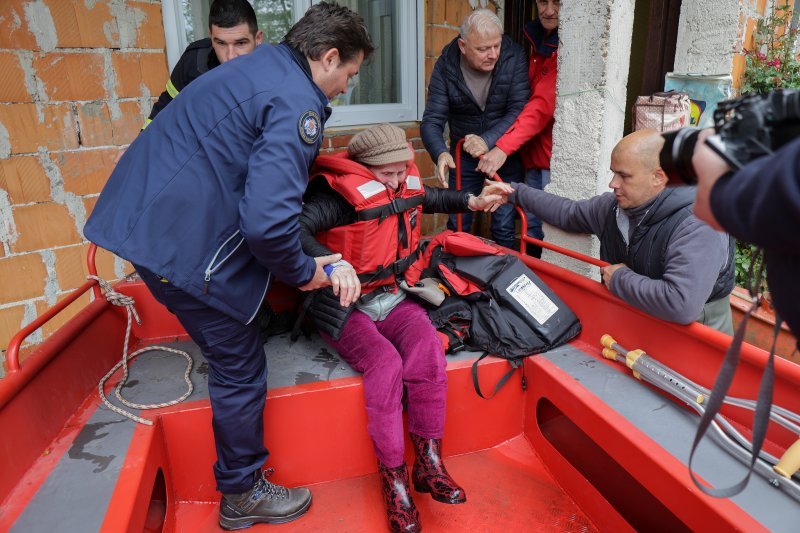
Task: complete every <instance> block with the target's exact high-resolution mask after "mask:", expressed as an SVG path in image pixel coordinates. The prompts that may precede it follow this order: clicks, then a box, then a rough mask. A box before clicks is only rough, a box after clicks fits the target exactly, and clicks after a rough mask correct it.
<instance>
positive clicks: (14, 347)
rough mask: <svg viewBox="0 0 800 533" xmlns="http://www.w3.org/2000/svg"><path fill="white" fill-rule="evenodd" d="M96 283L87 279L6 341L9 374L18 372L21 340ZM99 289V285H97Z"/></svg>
mask: <svg viewBox="0 0 800 533" xmlns="http://www.w3.org/2000/svg"><path fill="white" fill-rule="evenodd" d="M97 286H98V283H97V281H95V280H93V279H92V280H89V281H87V282H86V283H84V284H83V285H81V286H80V287H78V288H77V289H75V290H74V291H72V292H71V293H69V295H67V297H66V298H64V299H63V300H59V301H58V302H56V304H55V305H54V306H53V307H51V308H50V309H48V310H47V311H45V312H44V313H43V314H41V315H40V316H38V317H36V320H34V321H33V322H31V323H30V324H28V325H27V326H25V327H24V328H22V329H21V330H20V331H19V332H18V333H17V334H16V335H14V337H13V338H12V339H11V341H10V342H9V343H8V352H6V360H7V361H8V372H9V374H13V373H15V372H19V370H20V366H19V349H20V346H22V341H24V340H25V339H27V338H28V337H29V336H30V335H31V334H32V333H33V332H34V331H36V330H37V329H39V328H40V327H42V326H43V325H45V324H46V323H47V322H49V321H50V320H51V319H52V318H53V317H54V316H56V315H57V314H58V313H60V312H61V311H63V310H64V309H65V308H66V307H67V306H68V305H69V304H71V303H72V302H74V301H75V300H77V299H78V298H80V297H81V296H82V295H83V293H85V292H86V291H88V290H89V289H90V288H93V287H97ZM97 289H98V290H99V287H97Z"/></svg>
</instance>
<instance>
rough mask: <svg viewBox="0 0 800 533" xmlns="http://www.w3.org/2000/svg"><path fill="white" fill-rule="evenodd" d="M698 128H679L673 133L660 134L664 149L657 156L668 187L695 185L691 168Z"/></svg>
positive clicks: (698, 132) (695, 181) (692, 168)
mask: <svg viewBox="0 0 800 533" xmlns="http://www.w3.org/2000/svg"><path fill="white" fill-rule="evenodd" d="M698 135H700V129H699V128H693V127H688V128H681V129H679V130H675V131H669V132H666V133H662V134H661V136H662V137H664V147H663V148H662V149H661V153H660V154H659V161H660V163H661V168H662V169H663V170H664V172H665V173H666V175H667V177H668V178H669V183H670V185H684V184H686V185H694V184H695V183H697V174H695V172H694V167H693V166H692V156H693V155H694V147H695V145H696V144H697V138H698Z"/></svg>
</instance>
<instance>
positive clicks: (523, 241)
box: [455, 139, 610, 268]
mask: <svg viewBox="0 0 800 533" xmlns="http://www.w3.org/2000/svg"><path fill="white" fill-rule="evenodd" d="M463 144H464V139H459V140H458V142H457V143H456V154H455V155H456V161H455V163H456V190H461V151H462V147H463ZM482 158H483V156H480V157H479V159H482ZM492 179H493V180H495V181H499V182H500V183H504V182H503V179H502V178H501V177H500V175H499V174H497V173H495V174H494V176H492ZM514 207H515V208H516V210H517V213H519V219H520V236H519V252H520V253H521V254H524V253H525V251H526V249H527V246H526V245H527V244H528V243H530V244H535V245H536V246H540V247H541V248H547V249H548V250H552V251H554V252H556V253H559V254H561V255H566V256H567V257H571V258H573V259H577V260H578V261H583V262H584V263H589V264H590V265H594V266H598V267H601V268H602V267H607V266H609V264H610V263H607V262H605V261H603V260H601V259H597V258H595V257H591V256H588V255H585V254H582V253H580V252H576V251H574V250H570V249H569V248H563V247H561V246H558V245H555V244H552V243H549V242H546V241H542V240H539V239H536V238H534V237H531V236H529V235H528V230H527V228H528V215H527V214H526V213H525V211H524V210H523V209H522V208H521V207H520V206H518V205H517V206H514ZM456 231H463V230H462V229H461V213H459V214H457V215H456Z"/></svg>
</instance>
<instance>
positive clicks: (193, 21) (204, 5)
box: [181, 0, 294, 43]
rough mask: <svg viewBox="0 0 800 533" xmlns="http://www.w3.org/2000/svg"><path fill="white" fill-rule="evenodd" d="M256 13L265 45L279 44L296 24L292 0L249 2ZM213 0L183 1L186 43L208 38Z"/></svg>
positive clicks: (251, 0)
mask: <svg viewBox="0 0 800 533" xmlns="http://www.w3.org/2000/svg"><path fill="white" fill-rule="evenodd" d="M248 1H249V2H250V4H252V6H253V10H254V11H255V12H256V20H257V21H258V28H259V29H260V30H261V31H262V32H263V33H264V42H265V43H279V42H280V41H281V39H283V36H284V35H286V32H287V31H289V28H291V27H292V24H293V23H294V20H293V17H294V10H293V7H294V6H293V4H294V2H293V1H292V0H248ZM210 5H211V0H181V7H182V10H183V20H184V24H185V30H186V42H189V43H191V42H194V41H196V40H198V39H202V38H203V37H208V9H209V7H210Z"/></svg>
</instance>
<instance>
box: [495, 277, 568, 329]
mask: <svg viewBox="0 0 800 533" xmlns="http://www.w3.org/2000/svg"><path fill="white" fill-rule="evenodd" d="M506 291H507V292H508V294H510V295H511V297H512V298H514V299H515V300H516V301H517V302H519V304H520V305H521V306H522V307H523V308H524V309H525V310H526V311H527V312H528V314H529V315H531V316H532V317H533V318H534V320H536V321H537V322H538V323H539V324H544V323H545V322H547V321H548V320H550V317H551V316H553V315H554V314H555V313H556V311H558V306H557V305H556V304H555V303H553V300H551V299H550V298H548V297H547V295H546V294H545V293H544V292H542V289H540V288H539V287H537V286H536V284H535V283H534V282H533V281H532V280H531V278H529V277H528V276H526V275H525V274H522V275H521V276H519V277H518V278H516V279H514V280H513V281H512V282H511V285H509V286H508V287H506Z"/></svg>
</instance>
